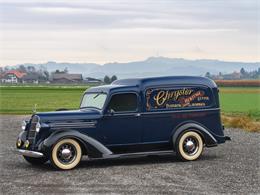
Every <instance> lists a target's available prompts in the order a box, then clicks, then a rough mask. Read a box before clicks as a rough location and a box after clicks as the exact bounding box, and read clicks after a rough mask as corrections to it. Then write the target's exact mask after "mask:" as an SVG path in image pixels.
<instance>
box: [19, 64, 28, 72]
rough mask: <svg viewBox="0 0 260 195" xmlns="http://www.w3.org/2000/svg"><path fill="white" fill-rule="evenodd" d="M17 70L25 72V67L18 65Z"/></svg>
mask: <svg viewBox="0 0 260 195" xmlns="http://www.w3.org/2000/svg"><path fill="white" fill-rule="evenodd" d="M18 70H19V71H21V72H27V70H26V67H25V66H24V65H20V66H19V68H18Z"/></svg>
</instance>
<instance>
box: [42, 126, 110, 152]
mask: <svg viewBox="0 0 260 195" xmlns="http://www.w3.org/2000/svg"><path fill="white" fill-rule="evenodd" d="M65 138H71V139H75V140H77V141H79V143H80V144H81V147H83V151H85V153H87V155H89V156H91V157H105V156H108V155H111V154H112V152H111V151H110V150H109V149H108V148H106V147H105V146H104V145H103V144H101V143H100V142H98V141H97V140H95V139H93V138H91V137H89V136H87V135H85V134H82V133H80V132H78V131H74V130H64V131H58V132H54V133H52V134H51V135H50V136H49V137H48V138H47V139H45V140H44V141H43V144H40V146H39V147H41V148H40V149H39V150H43V151H44V152H45V153H47V154H48V155H49V154H50V152H51V149H52V147H53V146H54V144H55V143H57V142H58V141H59V140H61V139H65Z"/></svg>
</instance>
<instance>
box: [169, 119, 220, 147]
mask: <svg viewBox="0 0 260 195" xmlns="http://www.w3.org/2000/svg"><path fill="white" fill-rule="evenodd" d="M187 130H192V131H195V132H197V133H199V134H200V135H201V136H202V138H203V140H204V142H205V145H206V146H207V147H213V146H217V143H218V142H217V140H216V139H215V138H214V137H213V135H212V134H211V133H210V132H209V131H208V130H207V129H206V128H204V127H203V126H201V125H199V124H197V123H192V122H191V123H186V124H183V125H181V126H180V127H178V128H177V129H175V130H174V131H173V132H174V134H173V136H172V142H173V146H175V145H176V142H177V139H178V137H179V136H180V135H181V134H182V133H184V132H185V131H187Z"/></svg>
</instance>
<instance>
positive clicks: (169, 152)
mask: <svg viewBox="0 0 260 195" xmlns="http://www.w3.org/2000/svg"><path fill="white" fill-rule="evenodd" d="M167 154H174V152H173V150H165V151H152V152H136V153H124V154H110V155H103V157H102V158H89V160H92V159H93V160H98V159H112V158H127V157H138V156H149V155H167Z"/></svg>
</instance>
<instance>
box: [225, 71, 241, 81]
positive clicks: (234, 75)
mask: <svg viewBox="0 0 260 195" xmlns="http://www.w3.org/2000/svg"><path fill="white" fill-rule="evenodd" d="M223 78H224V79H225V80H236V79H240V78H241V74H240V72H233V73H231V74H225V75H223Z"/></svg>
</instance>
